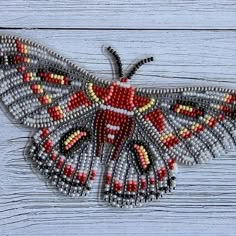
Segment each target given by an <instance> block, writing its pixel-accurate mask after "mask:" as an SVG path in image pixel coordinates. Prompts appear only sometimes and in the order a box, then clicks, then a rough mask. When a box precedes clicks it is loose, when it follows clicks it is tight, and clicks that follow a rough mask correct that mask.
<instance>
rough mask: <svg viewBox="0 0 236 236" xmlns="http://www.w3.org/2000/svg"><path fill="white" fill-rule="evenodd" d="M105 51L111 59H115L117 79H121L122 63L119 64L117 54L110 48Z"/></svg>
mask: <svg viewBox="0 0 236 236" xmlns="http://www.w3.org/2000/svg"><path fill="white" fill-rule="evenodd" d="M107 51H108V52H109V53H110V54H111V55H112V56H113V58H114V59H115V62H116V67H117V71H118V75H119V78H121V77H123V69H122V63H121V60H120V56H119V55H118V53H117V52H116V51H115V50H114V49H112V48H111V47H110V46H109V47H108V48H107Z"/></svg>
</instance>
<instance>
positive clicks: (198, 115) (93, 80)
mask: <svg viewBox="0 0 236 236" xmlns="http://www.w3.org/2000/svg"><path fill="white" fill-rule="evenodd" d="M108 52H109V53H110V54H111V55H112V57H113V58H114V59H115V62H116V65H117V75H118V80H117V81H112V82H109V81H105V80H102V79H100V78H97V77H95V76H93V75H91V74H90V73H88V72H86V71H85V70H82V69H81V68H79V67H78V66H77V65H75V64H74V63H72V62H70V61H68V60H67V59H65V58H64V57H62V56H60V55H59V54H57V53H55V52H53V51H51V50H50V49H48V48H46V47H44V46H42V45H39V44H37V43H34V42H32V41H29V40H26V39H23V38H20V37H16V36H10V35H1V36H0V80H1V84H0V95H1V99H2V102H3V103H4V104H5V105H6V107H7V109H8V110H9V112H10V113H11V114H12V116H13V117H14V118H15V119H16V120H17V121H18V122H20V123H22V124H24V125H25V126H27V127H32V128H34V129H35V135H34V137H33V143H32V147H31V149H30V151H29V155H30V157H31V158H32V160H33V161H34V163H35V166H36V167H37V168H38V169H39V170H40V171H41V173H42V174H44V175H45V176H47V178H48V180H49V181H50V182H51V183H52V184H54V185H55V186H56V187H57V188H58V189H59V190H60V191H61V192H63V193H65V194H67V195H70V196H82V195H86V194H87V193H88V192H89V191H90V189H91V187H92V184H93V182H94V180H95V178H96V175H97V169H98V167H99V166H100V165H99V164H100V162H101V160H102V158H105V157H106V158H105V166H106V170H105V173H103V179H104V186H103V189H102V192H103V196H104V200H105V201H107V202H109V203H111V204H112V205H113V206H117V207H133V206H141V205H142V203H144V202H147V201H150V200H153V199H157V198H159V197H160V196H162V194H163V193H165V192H167V191H170V190H172V189H173V188H175V181H176V168H177V162H179V163H183V164H188V165H194V164H198V163H202V162H205V161H207V160H208V159H211V158H213V157H216V156H217V155H219V151H221V150H224V149H230V148H233V147H235V144H236V139H235V126H236V125H235V117H236V116H235V114H236V110H235V102H236V93H235V91H234V90H231V89H225V88H217V87H186V88H175V89H160V88H156V89H144V88H135V87H134V86H132V85H131V84H130V83H129V80H130V79H131V77H132V76H133V75H134V74H135V72H136V70H137V69H138V68H139V67H140V66H141V65H142V64H144V63H146V62H150V61H152V60H153V58H147V59H144V60H141V61H140V62H139V63H137V64H136V65H135V66H134V67H133V68H132V69H131V70H130V71H128V72H127V73H126V74H123V68H122V64H121V60H120V57H119V55H118V54H117V52H116V51H114V50H113V49H112V48H110V47H108Z"/></svg>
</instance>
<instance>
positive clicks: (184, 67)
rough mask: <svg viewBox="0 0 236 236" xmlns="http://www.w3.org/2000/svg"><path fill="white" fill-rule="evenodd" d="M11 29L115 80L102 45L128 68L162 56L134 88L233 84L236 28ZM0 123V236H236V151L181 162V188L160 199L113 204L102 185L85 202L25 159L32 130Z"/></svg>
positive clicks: (143, 71)
mask: <svg viewBox="0 0 236 236" xmlns="http://www.w3.org/2000/svg"><path fill="white" fill-rule="evenodd" d="M4 32H5V31H4ZM12 32H13V31H12ZM14 32H15V33H16V32H18V33H20V34H21V35H24V36H28V37H31V38H34V39H38V41H39V42H42V43H44V44H46V45H49V46H51V47H52V48H54V49H56V50H57V51H59V52H61V53H62V54H64V55H67V56H68V57H69V58H71V59H72V60H73V61H78V63H79V64H80V65H81V66H82V67H83V68H87V69H89V70H90V71H94V73H95V74H96V75H99V76H101V77H104V78H105V79H106V78H107V79H109V78H111V66H110V64H109V61H108V59H107V58H106V56H105V55H104V53H102V51H101V45H103V44H105V45H108V44H111V45H112V46H114V47H115V48H116V49H117V50H118V51H119V52H120V55H121V57H122V58H123V61H124V63H125V65H128V64H129V63H130V62H133V61H134V60H135V59H137V58H141V57H142V56H146V55H154V56H155V57H156V58H157V60H156V61H155V62H153V63H152V64H149V65H146V66H144V67H142V69H141V70H140V73H139V74H138V75H137V76H136V77H134V78H133V79H134V80H133V83H134V84H135V85H137V86H147V87H151V86H156V87H157V86H162V87H163V86H165V87H167V86H174V85H175V86H176V85H184V84H188V85H190V84H200V83H201V84H208V85H210V84H212V85H216V84H217V81H224V82H221V85H222V86H223V85H225V86H228V87H229V86H230V87H233V88H235V89H236V84H235V74H236V73H235V72H236V63H235V58H236V51H235V49H234V47H235V43H236V32H220V31H216V32H209V31H197V32H195V31H194V32H192V31H188V32H186V31H179V32H178V33H177V32H176V31H161V32H160V31H158V32H153V31H146V32H145V34H143V32H140V31H127V32H126V33H125V34H124V32H123V31H109V32H107V31H100V30H99V31H86V30H83V31H56V30H55V31H52V30H50V31H47V30H45V31H42V30H33V31H31V30H26V31H14ZM176 76H178V78H174V77H176ZM186 78H193V79H186ZM198 79H200V80H198ZM207 81H208V82H207ZM214 81H215V82H214ZM0 121H1V126H0V133H1V134H2V135H0V147H1V151H0V162H1V165H0V232H1V235H48V234H52V235H91V234H95V235H108V234H109V235H117V234H121V235H131V234H136V235H145V234H147V235H193V236H194V235H235V232H236V226H235V219H236V198H235V196H236V184H235V183H236V173H235V166H236V158H235V156H236V152H231V154H228V155H226V156H222V157H221V158H219V159H217V160H214V161H212V162H211V163H209V164H205V165H201V166H198V167H196V168H191V167H180V168H179V169H180V173H179V175H178V179H177V184H178V186H177V189H176V190H175V191H173V193H169V194H167V195H165V196H164V198H163V199H161V200H160V201H157V202H153V203H151V204H150V205H147V206H144V207H143V208H138V209H133V210H125V209H113V208H110V207H107V205H106V204H105V203H103V202H102V200H101V199H100V198H99V196H98V194H97V192H98V188H99V185H98V183H97V184H96V186H95V188H94V189H93V191H92V193H91V194H90V195H89V196H88V198H87V199H70V198H67V197H63V196H61V195H59V194H57V192H56V191H54V190H53V188H52V187H51V186H47V185H46V184H45V182H44V181H43V180H42V177H41V176H40V175H39V174H37V173H35V171H34V170H32V169H31V165H30V162H29V161H27V160H25V159H26V157H24V155H23V151H24V147H25V143H26V141H27V138H21V137H28V135H29V134H30V133H29V130H26V129H24V128H19V127H16V125H14V124H13V123H12V121H11V120H10V119H8V118H7V116H6V115H5V114H4V112H3V110H1V111H0Z"/></svg>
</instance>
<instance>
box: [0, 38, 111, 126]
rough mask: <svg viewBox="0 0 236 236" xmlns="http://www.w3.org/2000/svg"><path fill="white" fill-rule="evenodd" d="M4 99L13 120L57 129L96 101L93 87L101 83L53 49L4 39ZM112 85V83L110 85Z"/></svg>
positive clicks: (0, 43)
mask: <svg viewBox="0 0 236 236" xmlns="http://www.w3.org/2000/svg"><path fill="white" fill-rule="evenodd" d="M0 82H1V83H0V95H1V99H2V101H3V103H4V104H5V105H6V107H7V108H8V110H9V111H10V113H11V114H12V115H13V117H14V118H15V119H16V120H18V121H19V122H21V123H24V124H26V125H27V126H33V127H47V126H52V125H57V124H59V123H61V122H63V121H65V120H69V119H71V118H72V117H73V116H77V115H78V116H79V115H80V112H81V111H82V110H84V109H83V108H85V107H86V108H88V109H90V107H91V106H93V105H94V104H95V101H94V100H93V99H91V98H90V97H89V89H88V88H89V86H90V82H91V83H95V84H96V83H98V84H99V85H101V87H102V86H103V85H104V84H106V82H103V83H102V82H101V81H100V80H99V79H98V78H96V77H95V76H93V75H91V74H89V73H88V72H86V71H84V70H82V69H81V68H79V67H78V66H76V65H74V64H73V63H72V62H70V61H68V60H67V59H65V58H63V57H62V56H60V55H59V54H57V53H55V52H53V51H51V50H50V49H48V48H46V47H44V46H42V45H39V44H37V43H35V42H31V41H29V40H26V39H22V38H19V37H16V36H10V35H0ZM107 84H108V83H107Z"/></svg>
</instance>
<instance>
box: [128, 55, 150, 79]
mask: <svg viewBox="0 0 236 236" xmlns="http://www.w3.org/2000/svg"><path fill="white" fill-rule="evenodd" d="M151 61H154V58H153V57H147V58H145V59H142V60H140V61H139V62H137V63H136V64H135V65H134V66H133V68H132V69H131V70H130V72H129V73H128V74H127V76H126V78H128V79H131V77H132V76H133V75H134V74H135V73H136V71H137V70H138V69H139V68H140V67H141V66H142V65H144V64H146V63H148V62H151Z"/></svg>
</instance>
